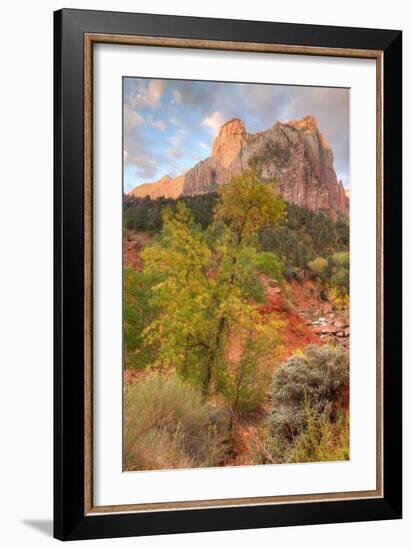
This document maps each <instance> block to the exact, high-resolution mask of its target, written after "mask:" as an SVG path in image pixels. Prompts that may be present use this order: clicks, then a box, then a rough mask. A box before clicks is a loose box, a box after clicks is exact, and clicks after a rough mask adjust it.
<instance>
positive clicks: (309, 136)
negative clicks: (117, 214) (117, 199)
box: [129, 116, 349, 218]
mask: <svg viewBox="0 0 412 550" xmlns="http://www.w3.org/2000/svg"><path fill="white" fill-rule="evenodd" d="M255 157H258V159H259V167H260V168H261V169H262V179H263V180H265V181H270V180H272V179H273V178H276V181H277V191H278V192H279V193H280V194H281V195H283V197H284V198H285V200H287V201H288V202H292V203H294V204H297V205H298V206H304V207H307V208H310V209H312V210H321V209H322V210H326V211H328V212H329V214H330V215H331V216H332V217H333V218H336V216H337V215H338V214H348V209H349V199H348V197H347V195H346V193H345V190H344V188H343V185H342V183H341V182H338V181H337V179H336V173H335V170H334V168H333V153H332V150H331V148H330V146H329V144H328V142H327V140H326V138H325V136H324V135H323V134H322V133H321V132H320V131H319V129H318V127H317V121H316V119H315V117H312V116H307V117H304V118H303V119H302V120H292V121H289V122H288V123H287V124H283V123H280V122H277V123H275V124H274V125H273V126H272V127H271V128H268V129H267V130H265V131H263V132H258V133H256V134H248V133H247V132H246V129H245V126H244V124H243V122H242V121H241V120H240V119H237V118H236V119H232V120H229V121H228V122H226V123H225V124H224V125H223V126H222V127H221V129H220V131H219V134H218V136H217V137H216V138H215V140H214V142H213V146H212V155H211V156H210V157H208V158H206V159H205V160H203V161H201V162H199V163H197V164H195V166H193V167H192V168H191V169H190V170H188V171H187V172H185V173H184V174H182V175H180V176H178V177H177V178H175V179H171V178H170V177H169V176H165V177H163V178H161V179H160V180H158V181H156V182H153V183H148V184H144V185H140V186H138V187H135V188H134V189H133V190H132V191H130V192H129V194H130V195H134V196H137V197H144V196H147V195H149V196H150V197H151V198H153V199H155V198H158V197H161V196H164V197H171V198H177V197H179V196H181V195H201V194H205V193H210V192H211V191H215V190H216V189H217V188H218V186H219V185H224V184H225V183H228V182H229V181H230V180H231V178H232V177H233V176H236V175H239V174H241V173H242V172H243V171H244V170H245V169H247V168H248V166H249V162H250V161H251V160H252V159H253V158H255Z"/></svg>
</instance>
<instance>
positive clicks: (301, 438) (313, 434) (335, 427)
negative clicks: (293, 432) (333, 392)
mask: <svg viewBox="0 0 412 550" xmlns="http://www.w3.org/2000/svg"><path fill="white" fill-rule="evenodd" d="M305 417H306V429H304V430H303V429H302V430H301V432H300V434H299V435H298V436H297V437H296V440H295V441H294V445H293V448H292V450H291V452H290V454H289V456H287V457H286V458H285V459H284V461H285V462H321V461H333V460H349V415H347V414H343V413H342V412H339V413H338V414H337V416H336V418H335V421H334V422H332V420H331V419H330V416H329V415H328V413H327V412H323V413H322V414H321V415H316V413H315V412H314V411H313V410H312V408H311V406H310V403H309V401H308V400H306V402H305Z"/></svg>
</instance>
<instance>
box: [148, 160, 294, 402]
mask: <svg viewBox="0 0 412 550" xmlns="http://www.w3.org/2000/svg"><path fill="white" fill-rule="evenodd" d="M259 176H260V174H259V172H258V170H257V169H256V167H252V168H251V169H250V170H247V171H246V172H244V173H243V174H242V175H241V176H237V177H235V178H233V179H232V180H231V182H230V183H228V184H227V185H225V186H223V187H222V188H221V189H220V190H219V199H218V203H217V206H216V208H215V215H214V224H213V225H212V227H210V228H209V230H208V231H206V232H205V231H202V230H201V229H200V227H199V226H197V225H196V224H195V223H194V220H193V216H192V214H191V213H190V211H189V210H188V209H187V208H186V207H185V205H184V204H183V203H178V205H177V208H176V210H175V211H172V210H171V209H166V210H165V211H164V213H163V230H162V232H161V235H160V237H159V239H158V241H157V242H156V243H155V244H153V245H151V246H149V247H146V248H145V250H144V251H143V253H142V258H143V262H144V272H145V273H146V274H147V275H150V276H157V277H159V278H160V282H159V283H158V284H157V285H156V286H155V287H154V288H153V296H154V298H153V301H154V305H155V306H156V307H157V308H158V309H159V310H160V311H161V314H160V315H159V317H158V318H157V319H155V320H154V321H153V322H152V323H151V324H150V325H149V326H148V327H147V328H146V330H145V337H146V339H147V342H148V345H156V346H157V347H158V356H157V361H156V365H157V366H159V367H162V368H174V369H176V370H177V372H178V373H179V374H180V375H181V376H182V377H184V378H185V379H187V380H189V381H192V382H193V383H195V384H197V385H199V386H200V387H201V388H202V391H203V393H204V395H205V396H207V395H209V394H210V393H211V392H212V391H216V392H219V393H223V394H224V393H225V391H226V390H227V388H228V387H229V386H231V387H233V383H232V382H233V379H234V380H235V381H236V380H237V382H238V386H239V387H238V392H237V398H236V397H235V399H236V401H238V400H239V391H240V387H241V384H242V383H243V379H244V380H246V379H250V369H251V366H250V365H251V357H252V356H256V353H255V351H254V355H253V354H252V353H251V351H250V349H249V351H248V350H247V349H245V350H244V353H245V354H246V353H248V358H247V360H246V358H244V360H243V362H242V360H240V361H239V362H238V365H237V366H238V367H242V365H243V367H245V365H246V364H247V369H246V370H247V372H248V376H244V377H242V376H240V381H239V376H238V377H237V378H236V374H239V372H238V371H236V368H235V373H233V370H231V369H229V360H228V357H227V343H228V338H229V335H230V333H231V332H232V331H233V330H234V329H235V328H237V329H238V330H242V331H244V334H245V335H246V336H247V337H246V338H245V342H247V341H251V338H250V337H251V335H252V333H253V332H258V333H260V334H261V335H264V334H270V338H268V343H269V340H271V342H272V343H274V341H275V340H276V339H274V338H273V335H274V334H275V333H276V329H277V328H278V326H279V325H278V324H276V321H274V320H271V319H265V321H264V323H262V319H261V316H260V315H259V312H258V310H257V307H256V303H255V300H256V299H257V298H259V297H260V298H264V297H263V296H262V292H261V290H262V289H261V283H260V281H259V276H258V275H259V273H265V274H266V275H268V276H272V277H273V278H280V277H281V275H282V265H281V262H280V261H279V260H278V259H277V258H276V256H275V255H273V254H270V253H264V254H262V253H259V252H258V251H257V250H256V247H255V240H256V236H257V233H258V231H259V230H260V229H261V228H262V227H266V226H270V225H273V224H276V223H277V222H278V221H279V220H280V219H281V218H282V217H283V215H284V203H283V201H282V199H281V198H280V197H279V196H278V195H277V194H276V193H275V190H274V186H273V185H271V184H266V183H262V182H261V181H260V178H259ZM271 323H272V324H271ZM277 344H278V340H276V345H277ZM246 347H247V346H246ZM265 348H266V350H267V349H268V346H266V347H265ZM232 367H233V365H231V368H232ZM245 372H246V371H245ZM233 377H234V378H233ZM232 393H233V392H232Z"/></svg>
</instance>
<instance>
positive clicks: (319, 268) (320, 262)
mask: <svg viewBox="0 0 412 550" xmlns="http://www.w3.org/2000/svg"><path fill="white" fill-rule="evenodd" d="M327 266H328V261H327V260H325V258H322V257H320V256H318V257H317V258H315V259H314V260H312V261H311V262H309V263H308V267H309V269H310V270H311V271H312V273H314V274H315V275H316V276H317V277H319V278H320V277H321V276H322V274H323V272H324V271H325V269H326V268H327Z"/></svg>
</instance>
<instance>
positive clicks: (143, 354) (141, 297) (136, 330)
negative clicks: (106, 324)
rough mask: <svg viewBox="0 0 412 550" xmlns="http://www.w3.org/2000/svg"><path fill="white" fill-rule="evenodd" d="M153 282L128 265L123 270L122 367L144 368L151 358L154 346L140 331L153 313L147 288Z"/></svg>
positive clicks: (149, 292) (150, 292) (155, 312)
mask: <svg viewBox="0 0 412 550" xmlns="http://www.w3.org/2000/svg"><path fill="white" fill-rule="evenodd" d="M155 282H156V279H155V278H154V277H153V276H150V275H146V274H143V273H141V272H139V271H136V270H134V269H132V268H125V270H124V273H123V338H124V351H125V366H126V368H132V369H140V368H144V367H146V366H147V365H149V364H150V363H151V362H152V361H153V358H154V349H153V346H151V345H148V344H147V342H146V340H145V338H144V335H143V331H144V329H145V327H146V326H147V325H150V323H152V322H153V320H154V319H155V317H156V315H157V309H156V307H155V306H154V304H153V302H152V290H151V289H152V286H153V284H154V283H155Z"/></svg>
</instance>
